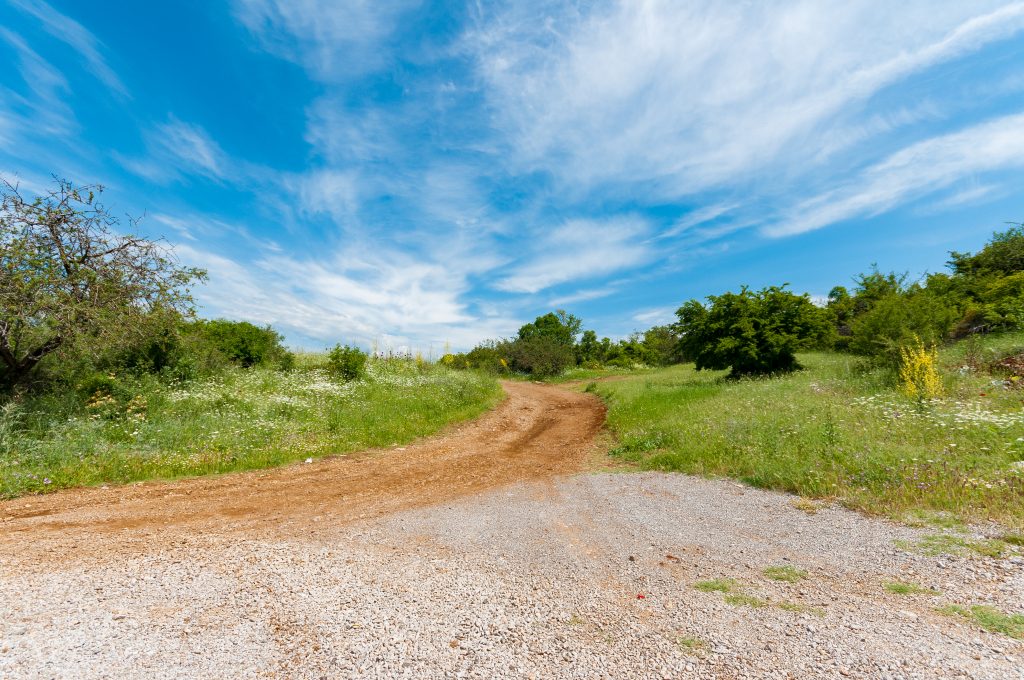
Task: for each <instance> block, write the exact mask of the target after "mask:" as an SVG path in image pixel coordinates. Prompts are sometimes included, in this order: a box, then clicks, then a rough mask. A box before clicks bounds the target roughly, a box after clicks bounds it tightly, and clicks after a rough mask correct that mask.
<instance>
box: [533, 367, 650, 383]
mask: <svg viewBox="0 0 1024 680" xmlns="http://www.w3.org/2000/svg"><path fill="white" fill-rule="evenodd" d="M654 371H655V369H651V368H620V367H617V366H604V367H600V368H584V367H582V366H580V367H575V368H570V369H567V370H565V371H563V372H562V373H561V374H559V375H555V376H549V377H546V378H544V379H543V380H544V382H549V383H555V384H558V383H566V382H577V381H580V380H601V379H602V378H615V377H618V376H634V377H635V376H640V375H647V374H649V373H652V372H654ZM531 379H532V378H531Z"/></svg>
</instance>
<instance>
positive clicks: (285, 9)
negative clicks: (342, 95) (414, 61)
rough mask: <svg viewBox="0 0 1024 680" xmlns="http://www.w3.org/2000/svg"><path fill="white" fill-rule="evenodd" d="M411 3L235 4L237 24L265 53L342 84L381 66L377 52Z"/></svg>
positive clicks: (255, 0) (308, 0)
mask: <svg viewBox="0 0 1024 680" xmlns="http://www.w3.org/2000/svg"><path fill="white" fill-rule="evenodd" d="M415 4H417V3H415V2H412V1H410V0H350V1H348V2H341V3H339V2H332V1H331V0H235V1H234V11H235V16H236V17H237V18H238V20H239V21H240V22H241V23H242V24H243V25H244V26H245V27H246V28H247V29H248V30H249V31H250V32H251V33H252V34H253V35H254V36H255V37H256V38H257V40H259V42H260V45H261V46H262V47H263V48H264V49H265V50H267V51H269V52H272V53H274V54H276V55H278V56H280V57H283V58H285V59H289V60H291V61H294V62H296V63H298V64H300V65H302V66H303V67H305V68H306V69H307V70H308V71H309V72H310V74H312V75H313V76H314V77H315V78H317V79H318V80H324V81H336V80H344V79H346V78H350V77H352V76H356V75H362V74H364V73H366V72H367V71H371V70H373V69H376V68H379V67H380V66H381V65H382V64H383V63H384V62H385V61H386V56H387V53H386V52H385V51H383V50H380V49H378V47H379V44H380V43H381V42H382V41H384V40H385V39H386V38H387V37H388V36H389V35H390V34H391V32H392V31H393V30H394V28H395V25H396V23H397V21H398V19H399V17H400V16H401V14H402V13H403V12H404V11H406V10H407V9H408V8H410V7H411V6H414V5H415Z"/></svg>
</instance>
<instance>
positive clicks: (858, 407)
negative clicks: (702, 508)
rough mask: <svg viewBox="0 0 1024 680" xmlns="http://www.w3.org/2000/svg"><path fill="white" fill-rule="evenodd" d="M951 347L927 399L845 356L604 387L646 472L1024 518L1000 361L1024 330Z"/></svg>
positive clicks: (678, 370) (1015, 438)
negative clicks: (772, 373) (938, 394)
mask: <svg viewBox="0 0 1024 680" xmlns="http://www.w3.org/2000/svg"><path fill="white" fill-rule="evenodd" d="M983 342H984V345H983V346H978V345H977V344H975V345H974V346H971V345H968V344H964V343H961V344H959V345H956V346H954V347H951V348H949V349H947V350H945V351H944V352H943V353H942V354H941V355H940V364H941V369H942V375H943V380H944V383H945V391H946V395H947V396H945V397H944V398H942V399H939V400H934V401H928V402H917V401H914V400H911V399H908V398H906V397H904V396H902V394H900V393H899V392H898V391H897V390H896V388H895V387H894V386H895V384H896V381H895V376H893V375H892V374H891V373H890V372H887V371H885V370H882V369H877V368H876V369H870V368H865V366H864V364H863V363H862V360H859V359H857V358H855V357H851V356H848V355H842V354H833V353H811V354H804V355H801V356H800V361H801V363H802V364H803V365H804V366H805V367H806V370H803V371H800V372H797V373H794V374H790V375H786V376H783V377H776V378H764V379H745V380H740V381H734V380H727V379H725V377H724V372H722V373H711V372H700V373H698V372H696V371H695V370H694V369H693V367H692V365H683V366H676V367H672V368H668V369H663V370H659V371H656V372H653V373H647V374H644V375H638V376H635V377H630V378H626V379H622V380H617V381H614V382H606V383H597V384H591V385H589V386H588V388H587V389H590V390H593V391H597V392H598V393H599V394H600V395H601V396H602V397H603V398H604V399H606V400H607V401H608V403H609V406H610V409H609V416H608V418H609V425H610V427H611V429H612V430H613V431H614V432H615V433H616V434H617V435H618V437H619V440H620V444H619V446H618V448H617V449H615V450H614V451H613V455H615V456H618V457H620V458H622V459H624V460H627V461H632V462H634V463H636V464H637V465H639V466H640V467H642V468H645V469H656V470H676V471H681V472H688V473H693V474H700V475H712V476H719V475H720V476H727V477H734V478H737V479H741V480H743V481H745V482H747V483H749V484H752V485H755V486H760V487H765V488H770V489H778V490H783V491H790V492H793V493H798V494H801V495H804V496H809V497H812V498H835V499H838V500H840V501H841V502H842V503H844V504H846V505H847V506H850V507H853V508H857V509H861V510H866V511H870V512H877V513H883V514H887V515H890V516H895V517H902V518H906V517H907V516H908V515H918V516H925V517H928V516H934V514H935V513H949V514H951V515H952V516H954V517H957V518H960V519H963V520H985V519H994V520H997V521H999V522H1001V523H1003V524H1005V525H1007V526H1010V527H1014V528H1017V529H1020V528H1022V527H1024V463H1022V462H1021V461H1024V389H1021V388H1020V387H1018V383H1017V382H1015V381H1011V380H1006V379H1005V376H1003V375H1000V374H998V373H996V374H993V373H991V372H990V371H989V370H988V369H989V366H990V364H991V361H992V360H993V359H994V358H996V357H999V356H1004V355H1006V354H1009V353H1012V352H1013V351H1014V350H1015V349H1016V350H1018V351H1024V335H1020V334H1017V335H1003V336H998V337H991V338H988V339H986V340H985V341H983Z"/></svg>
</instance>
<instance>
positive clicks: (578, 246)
mask: <svg viewBox="0 0 1024 680" xmlns="http://www.w3.org/2000/svg"><path fill="white" fill-rule="evenodd" d="M647 231H648V226H647V223H646V222H645V221H644V220H642V219H640V218H637V217H628V216H627V217H618V218H611V219H607V220H586V219H577V220H570V221H568V222H566V223H565V224H563V225H562V226H560V227H558V228H556V229H553V230H551V231H550V232H549V233H548V234H546V235H544V236H543V237H541V238H540V240H539V242H538V243H537V244H536V246H535V248H534V253H533V256H532V258H531V259H528V260H527V261H526V262H524V263H522V264H519V265H518V266H514V267H513V269H512V272H511V273H510V274H508V275H507V276H505V277H503V278H501V279H500V280H499V281H498V282H497V283H496V284H495V287H496V288H497V289H498V290H504V291H508V292H512V293H536V292H538V291H541V290H544V289H545V288H549V287H551V286H553V285H555V284H559V283H565V282H566V281H577V280H585V279H592V278H598V277H601V276H604V275H606V274H610V273H612V272H616V271H620V270H622V269H625V268H627V267H634V266H637V265H640V264H643V263H644V262H646V261H648V260H649V259H650V258H651V256H652V253H651V251H650V248H649V246H648V245H647V244H646V243H645V242H644V237H645V236H646V234H647Z"/></svg>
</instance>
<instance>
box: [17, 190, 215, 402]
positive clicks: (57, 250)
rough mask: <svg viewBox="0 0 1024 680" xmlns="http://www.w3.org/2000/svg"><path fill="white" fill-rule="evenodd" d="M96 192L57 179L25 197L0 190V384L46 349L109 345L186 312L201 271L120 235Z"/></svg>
mask: <svg viewBox="0 0 1024 680" xmlns="http://www.w3.org/2000/svg"><path fill="white" fill-rule="evenodd" d="M101 191H102V187H100V186H82V187H76V186H75V185H73V184H72V183H70V182H68V181H66V180H57V181H56V186H55V187H54V188H53V189H51V190H50V191H49V192H47V193H46V194H43V195H41V196H36V197H34V198H25V197H23V196H22V194H21V193H20V191H19V189H18V187H17V186H16V185H13V184H11V183H9V182H6V181H5V182H4V183H3V184H2V186H0V197H2V203H0V380H2V381H3V382H5V383H7V384H16V383H19V382H21V381H23V380H24V379H25V378H26V377H27V376H28V375H29V374H30V373H31V372H32V370H33V369H34V368H35V367H36V366H37V365H38V364H39V362H40V361H42V360H43V359H44V358H45V357H46V356H48V355H50V354H52V353H55V352H59V351H62V350H69V349H70V348H77V349H78V350H80V351H81V350H82V349H83V348H85V347H89V346H91V347H104V348H108V347H110V346H112V345H115V344H117V343H119V342H121V341H123V340H125V339H126V338H130V337H132V336H133V335H138V334H139V333H142V332H145V329H146V327H147V325H149V324H151V323H154V322H158V321H159V320H160V318H161V317H162V315H169V316H173V317H174V318H178V314H179V313H180V312H183V311H185V312H187V311H190V310H191V297H190V296H189V292H188V285H189V283H191V282H192V281H195V280H197V279H200V278H202V277H203V276H204V273H203V272H202V271H200V270H198V269H192V268H187V267H181V266H179V265H178V264H177V262H176V260H175V259H174V257H173V253H172V252H171V251H170V249H169V248H167V247H166V246H165V245H164V244H163V243H162V242H160V241H154V240H150V239H146V238H143V237H141V236H138V235H136V234H133V233H127V234H126V233H121V232H120V230H119V227H120V222H119V220H118V219H117V218H116V217H114V216H113V215H111V213H110V212H109V211H108V210H107V209H106V208H105V207H104V206H103V205H102V204H100V203H99V202H98V200H97V196H98V194H99V193H100V192H101ZM130 226H131V227H132V228H134V227H135V226H136V225H135V222H134V221H132V222H131V224H130Z"/></svg>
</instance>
